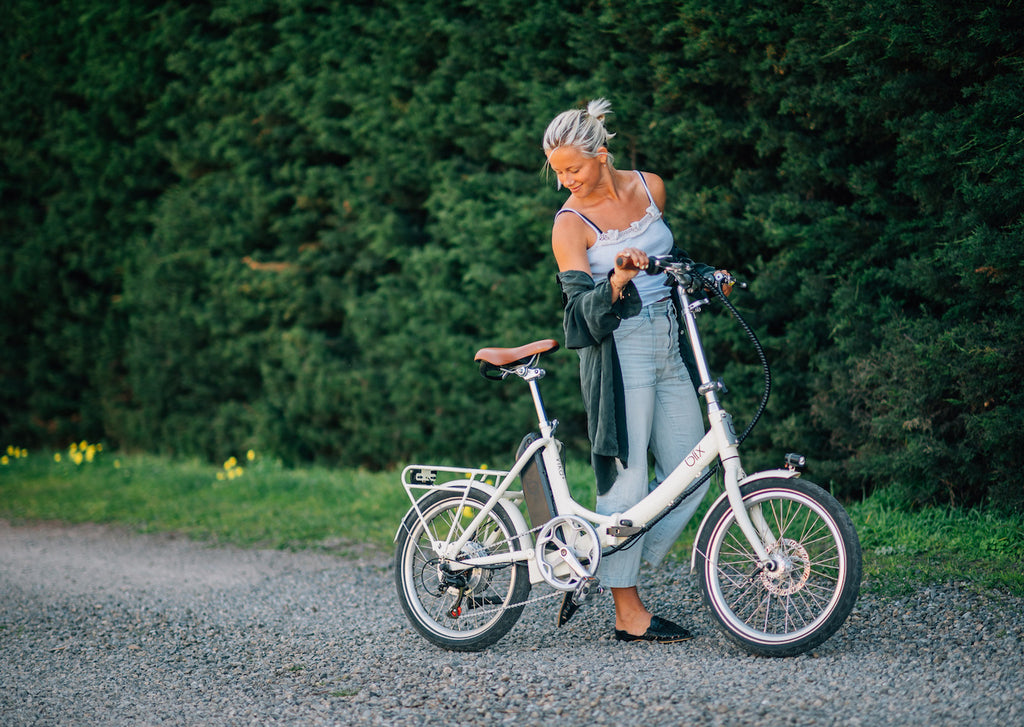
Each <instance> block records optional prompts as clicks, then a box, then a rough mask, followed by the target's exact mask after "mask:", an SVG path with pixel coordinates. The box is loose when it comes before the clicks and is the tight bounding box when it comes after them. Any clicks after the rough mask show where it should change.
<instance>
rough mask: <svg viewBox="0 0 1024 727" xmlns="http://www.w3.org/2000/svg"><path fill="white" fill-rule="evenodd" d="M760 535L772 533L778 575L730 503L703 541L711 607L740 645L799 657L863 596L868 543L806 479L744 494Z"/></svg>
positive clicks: (762, 485) (760, 484)
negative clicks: (753, 544)
mask: <svg viewBox="0 0 1024 727" xmlns="http://www.w3.org/2000/svg"><path fill="white" fill-rule="evenodd" d="M741 492H742V495H743V502H744V504H745V505H746V509H747V512H748V513H749V514H750V517H751V520H752V521H753V522H754V525H755V528H759V527H760V528H761V529H763V530H764V532H765V534H766V536H767V539H766V541H765V547H766V548H767V550H768V554H769V556H771V557H772V561H773V568H774V569H773V570H769V569H768V568H763V567H761V565H760V564H759V563H758V559H757V554H756V553H755V552H754V550H753V548H751V547H750V543H749V542H748V541H747V538H746V536H745V535H744V534H743V532H742V530H740V527H739V524H738V523H737V522H736V517H735V514H734V512H733V510H732V508H731V507H730V505H729V501H728V499H723V500H722V501H721V502H720V503H718V504H717V505H716V506H715V508H714V510H713V511H712V512H711V514H710V516H709V518H708V520H707V525H706V526H705V527H704V529H703V530H702V531H701V533H700V535H699V536H698V539H697V544H696V548H697V566H698V576H699V578H700V586H701V591H702V593H703V596H704V603H705V605H706V606H707V607H708V608H709V609H710V610H711V613H712V614H713V616H714V618H715V621H716V625H717V626H718V627H719V628H720V629H721V630H722V632H723V633H724V634H725V635H726V636H727V637H728V638H729V639H730V640H731V641H733V642H734V643H736V644H738V645H739V646H740V647H741V648H743V649H745V650H746V651H748V652H750V653H752V654H757V655H759V656H795V655H796V654H801V653H803V652H805V651H808V650H809V649H813V648H814V647H815V646H818V645H819V644H821V643H822V642H823V641H825V640H826V639H828V638H829V637H830V636H832V634H834V633H835V632H836V630H837V629H838V628H839V627H840V626H842V624H843V622H844V621H846V617H847V616H848V615H849V614H850V611H851V610H852V609H853V604H854V603H855V602H856V600H857V594H858V593H859V591H860V578H861V551H860V541H859V540H858V539H857V533H856V531H855V530H854V529H853V523H852V522H851V521H850V516H849V515H848V514H847V513H846V511H845V510H844V509H843V508H842V506H841V505H840V504H839V503H838V502H837V501H836V499H835V498H834V497H832V496H831V495H830V494H828V493H827V492H825V491H824V490H823V489H821V488H820V487H818V486H817V485H815V484H813V483H811V482H808V481H806V480H802V479H765V480H759V481H756V482H752V483H750V484H747V485H744V486H743V487H742V488H741Z"/></svg>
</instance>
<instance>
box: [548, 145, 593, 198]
mask: <svg viewBox="0 0 1024 727" xmlns="http://www.w3.org/2000/svg"><path fill="white" fill-rule="evenodd" d="M607 151H608V150H607V149H605V148H604V147H603V146H602V147H601V148H600V149H599V150H598V155H597V156H596V157H589V156H587V155H586V154H584V153H583V152H582V151H581V150H580V149H579V148H578V147H575V146H560V147H558V148H557V149H554V150H553V151H552V152H551V153H550V154H548V164H550V165H551V169H552V170H554V172H555V174H556V175H557V177H558V181H559V182H561V184H562V186H563V187H565V188H567V189H568V190H569V191H570V192H571V193H572V195H573V196H574V197H586V196H587V195H588V194H590V193H591V192H593V191H594V189H595V188H596V187H597V186H598V184H599V183H600V182H601V179H602V175H603V174H604V170H605V169H606V168H607V167H606V165H605V162H606V160H607V159H608V157H607Z"/></svg>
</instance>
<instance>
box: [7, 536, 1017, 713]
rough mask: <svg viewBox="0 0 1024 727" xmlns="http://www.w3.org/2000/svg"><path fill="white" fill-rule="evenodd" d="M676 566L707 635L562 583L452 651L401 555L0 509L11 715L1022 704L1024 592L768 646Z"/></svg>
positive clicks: (915, 709) (671, 604)
mask: <svg viewBox="0 0 1024 727" xmlns="http://www.w3.org/2000/svg"><path fill="white" fill-rule="evenodd" d="M683 570H685V569H682V570H681V569H680V568H678V566H677V567H675V568H674V569H669V568H659V569H655V570H653V571H645V572H644V574H643V577H644V578H645V581H644V584H645V593H646V594H647V595H648V600H649V602H651V603H652V604H653V605H654V606H655V607H656V609H657V610H658V611H659V612H660V613H663V614H664V615H665V616H667V617H669V618H673V617H675V618H678V620H680V621H682V622H683V623H686V624H689V625H691V626H693V627H696V630H697V631H698V632H699V634H700V635H699V637H698V638H697V639H696V640H694V641H690V642H687V643H684V644H673V645H654V644H620V643H617V642H615V641H614V640H612V638H611V629H612V617H611V601H610V599H607V597H606V600H602V601H599V602H598V603H597V604H596V605H594V606H588V607H587V608H585V609H583V610H582V611H581V612H580V613H579V614H578V615H577V616H576V618H575V619H573V621H572V622H571V623H570V624H569V625H568V626H567V627H565V628H563V629H556V628H555V627H554V621H555V614H556V612H557V600H554V599H549V600H546V601H542V602H540V603H535V604H531V605H529V606H527V608H526V611H525V612H524V614H523V618H522V619H521V620H520V622H519V624H518V625H517V626H516V628H515V629H513V630H512V632H511V633H510V634H509V635H508V636H506V637H505V638H504V639H503V640H502V641H500V642H499V643H498V644H497V645H495V646H494V647H492V648H491V649H490V650H488V651H485V652H483V653H478V654H456V653H449V652H446V651H442V650H439V649H437V648H435V647H433V646H430V645H429V644H428V643H426V642H425V641H423V640H422V639H421V638H419V637H418V636H417V635H416V634H415V633H414V632H413V631H412V629H411V628H410V627H409V626H408V624H407V623H406V621H405V619H404V617H403V616H402V614H401V612H400V609H399V606H398V604H397V602H396V599H395V595H394V586H393V582H392V572H391V568H390V563H389V559H388V558H387V557H383V556H381V557H364V558H361V559H342V558H339V557H337V556H333V555H329V554H318V553H308V552H306V553H283V552H269V551H259V550H238V549H234V548H224V547H210V546H204V545H202V544H197V543H193V542H190V541H188V540H185V539H181V538H173V537H168V536H140V535H133V534H128V533H125V532H122V531H119V530H115V529H109V528H103V527H97V526H80V527H70V528H69V527H57V526H31V527H12V526H10V525H9V524H6V523H3V522H0V724H3V725H62V726H63V725H89V726H90V727H91V726H93V725H248V724H252V725H273V724H288V725H321V724H322V725H453V724H463V725H485V724H486V725H503V724H504V725H556V724H557V725H566V726H568V725H642V726H643V727H654V726H655V725H672V726H673V727H675V726H676V725H684V724H699V725H833V724H836V725H892V724H914V725H964V724H973V725H978V726H980V725H1011V726H1012V725H1024V700H1022V697H1024V680H1022V677H1021V674H1022V673H1024V608H1022V606H1024V599H1015V598H1009V597H1006V596H1001V595H998V594H991V595H988V596H976V595H971V594H968V593H965V592H962V591H958V590H957V589H956V588H954V587H952V586H951V587H948V588H945V587H944V588H934V587H933V588H926V589H924V590H921V591H920V592H918V593H917V594H916V595H914V596H913V597H910V598H903V599H892V598H880V597H872V596H865V597H862V599H861V601H860V602H859V604H858V606H857V608H856V610H855V611H854V613H853V614H852V615H851V617H850V619H849V621H848V622H847V625H846V626H845V627H844V628H843V629H842V630H841V631H840V632H839V633H838V634H837V635H836V636H834V637H833V638H832V639H831V640H829V641H828V642H826V643H825V644H824V645H823V646H821V647H819V649H818V650H817V651H816V652H815V653H813V654H810V655H804V656H801V657H797V658H793V659H785V660H778V659H771V660H769V659H760V658H754V657H751V656H747V655H744V654H742V653H740V652H738V651H737V650H736V649H734V648H733V647H731V646H730V645H729V644H728V643H727V642H726V641H725V640H724V639H723V638H722V637H720V636H719V635H718V634H717V632H716V631H715V630H714V629H713V627H712V625H711V623H710V622H709V620H708V617H707V615H706V614H705V613H704V611H703V609H702V607H701V606H700V604H699V594H698V592H697V588H696V585H695V581H694V579H693V578H692V577H691V576H689V575H688V574H686V573H684V572H683ZM544 592H546V591H539V590H538V591H535V595H536V594H538V593H544Z"/></svg>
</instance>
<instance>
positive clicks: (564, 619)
mask: <svg viewBox="0 0 1024 727" xmlns="http://www.w3.org/2000/svg"><path fill="white" fill-rule="evenodd" d="M579 608H580V607H579V604H577V603H576V601H575V600H574V599H573V597H572V591H567V592H566V594H565V595H564V596H563V597H562V607H561V608H560V609H558V625H559V626H565V625H566V624H567V623H569V619H571V618H572V617H573V614H575V613H576V612H577V611H578V610H579Z"/></svg>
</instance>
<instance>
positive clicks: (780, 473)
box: [690, 469, 800, 573]
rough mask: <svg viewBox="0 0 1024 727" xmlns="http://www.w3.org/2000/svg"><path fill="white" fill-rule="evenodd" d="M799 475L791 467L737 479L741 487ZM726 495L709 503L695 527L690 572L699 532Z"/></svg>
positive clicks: (694, 568)
mask: <svg viewBox="0 0 1024 727" xmlns="http://www.w3.org/2000/svg"><path fill="white" fill-rule="evenodd" d="M799 476H800V472H798V471H797V470H791V469H779V470H764V471H762V472H755V473H754V474H752V475H747V476H746V477H744V478H743V479H742V480H740V481H739V486H740V487H743V485H746V484H749V483H751V482H757V481H758V480H767V479H784V480H788V479H792V478H794V477H799ZM727 497H728V493H726V492H723V493H722V494H721V495H719V496H718V497H717V498H716V499H715V501H714V502H713V503H711V507H709V508H708V511H707V512H706V513H704V519H703V520H701V521H700V526H699V527H698V528H697V535H696V536H695V537H694V539H693V552H692V553H690V572H691V573H693V572H694V571H695V570H696V568H697V543H699V542H700V536H701V533H703V532H704V528H705V527H706V526H707V524H708V519H709V518H710V517H711V513H713V512H714V511H715V508H716V507H717V506H718V503H720V502H721V501H722V500H724V499H726V498H727Z"/></svg>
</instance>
